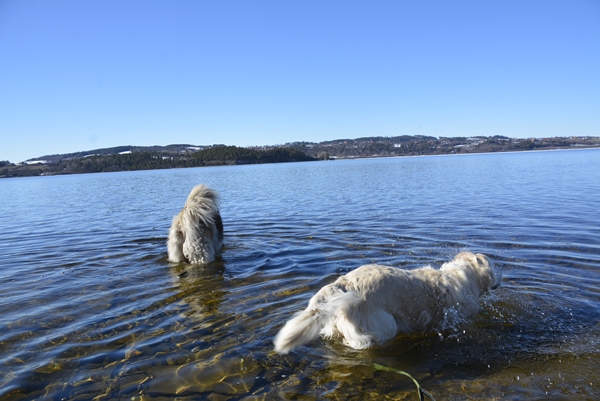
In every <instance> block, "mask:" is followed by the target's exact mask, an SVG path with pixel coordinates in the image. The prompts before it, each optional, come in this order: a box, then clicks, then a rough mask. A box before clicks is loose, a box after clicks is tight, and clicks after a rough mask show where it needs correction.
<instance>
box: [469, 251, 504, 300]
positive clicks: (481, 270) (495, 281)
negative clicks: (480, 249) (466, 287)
mask: <svg viewBox="0 0 600 401" xmlns="http://www.w3.org/2000/svg"><path fill="white" fill-rule="evenodd" d="M474 265H475V266H476V267H475V268H476V270H477V273H478V275H479V277H480V280H481V281H480V284H481V287H480V288H482V289H483V290H484V291H485V290H488V289H492V290H495V289H496V288H498V287H499V286H500V283H501V282H502V271H501V270H500V269H496V268H495V267H494V263H493V262H492V261H491V260H490V258H488V257H487V256H485V255H483V254H481V253H478V254H476V255H475V263H474Z"/></svg>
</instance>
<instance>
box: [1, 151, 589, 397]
mask: <svg viewBox="0 0 600 401" xmlns="http://www.w3.org/2000/svg"><path fill="white" fill-rule="evenodd" d="M198 183H206V184H209V185H210V186H212V187H214V188H215V189H217V190H218V191H219V192H220V193H221V195H222V199H223V201H222V216H223V221H224V225H225V246H224V249H223V251H222V253H221V255H220V257H219V259H218V260H217V261H216V262H215V263H213V264H211V265H209V266H204V267H198V266H190V265H185V264H180V265H175V264H170V263H169V262H168V261H167V259H166V246H165V241H166V235H167V231H168V227H169V225H170V222H171V218H172V217H173V216H174V215H175V214H176V213H177V212H178V211H179V209H180V208H181V207H182V206H183V203H184V201H185V198H186V197H187V194H188V193H189V191H190V189H191V188H192V187H193V186H194V185H196V184H198ZM0 196H1V200H2V201H1V203H0V205H1V206H0V210H1V213H0V277H1V280H0V399H3V400H33V399H54V400H63V399H65V400H89V399H94V400H110V399H133V400H136V399H137V400H167V399H177V400H196V399H209V400H229V399H232V400H237V399H244V400H261V399H297V400H320V399H333V400H338V399H339V400H345V399H348V400H365V399H366V400H368V399H377V400H387V399H390V400H392V399H394V400H396V399H411V400H412V399H416V393H415V391H414V385H413V384H412V382H411V381H410V380H407V379H406V378H404V377H403V376H399V375H397V374H396V373H392V372H385V371H380V370H376V369H375V368H374V363H378V364H382V365H385V366H388V367H391V368H395V369H401V370H404V371H407V372H409V373H410V374H412V375H413V376H414V377H415V378H416V379H417V380H418V381H419V382H420V383H421V385H422V386H423V387H424V388H425V389H426V390H427V391H429V393H431V394H432V395H433V396H434V397H435V398H436V399H437V400H438V401H440V400H464V399H477V400H480V399H512V400H526V399H527V400H531V399H534V400H536V399H537V400H545V399H556V400H572V399H577V400H593V399H599V398H600V388H599V386H600V380H599V379H598V377H600V376H599V374H598V372H599V371H600V369H599V368H600V323H599V322H600V151H598V150H581V151H554V152H535V153H511V154H509V153H506V154H489V155H468V156H446V157H433V156H432V157H415V158H394V159H370V160H355V161H332V162H311V163H291V164H274V165H256V166H226V167H214V168H213V167H206V168H195V169H177V170H161V171H143V172H128V173H108V174H92V175H73V176H56V177H36V178H25V179H5V180H0ZM461 250H470V251H474V252H481V253H485V254H487V255H488V256H489V257H490V258H491V259H492V260H494V261H495V263H496V264H497V265H498V266H499V267H501V268H502V270H503V275H504V279H503V283H502V287H501V288H500V289H498V290H496V291H494V292H493V293H492V294H491V295H490V296H488V297H487V298H485V299H484V301H483V307H482V310H481V312H480V313H479V314H478V315H476V316H473V317H471V318H469V319H468V320H460V319H459V320H456V319H453V317H452V316H448V319H447V321H445V322H440V325H439V326H438V328H437V329H436V330H432V331H431V332H427V333H420V334H414V335H410V336H409V335H400V336H398V337H397V338H396V339H394V340H393V341H391V342H390V343H388V344H385V345H384V346H379V347H376V348H373V349H370V350H366V351H355V350H352V349H349V348H347V347H345V346H344V345H342V344H341V342H340V341H335V340H327V341H325V340H322V339H320V340H317V341H315V342H313V343H310V344H308V345H306V346H304V347H301V348H299V349H297V350H296V351H294V352H292V353H291V354H289V355H286V356H280V355H278V354H276V353H274V352H273V350H272V340H273V337H274V335H275V334H276V333H277V331H278V329H279V328H280V327H281V326H282V325H283V323H284V322H285V321H286V320H287V319H288V318H290V316H291V315H292V314H293V313H295V312H297V311H299V310H301V309H303V308H305V307H306V305H307V302H308V300H309V299H310V297H311V296H312V295H313V294H314V293H315V292H316V291H317V290H318V289H319V288H320V287H321V286H323V285H325V284H328V283H331V282H332V281H334V280H335V279H336V277H338V276H339V275H341V274H344V273H346V272H348V271H350V270H352V269H354V268H356V267H358V266H360V265H363V264H366V263H373V262H375V263H380V264H388V265H392V266H395V267H398V268H406V269H411V268H415V267H419V266H422V265H425V264H432V265H434V266H439V265H441V264H442V263H443V262H445V261H447V260H449V259H451V258H452V257H453V256H454V255H455V254H456V253H458V252H459V251H461Z"/></svg>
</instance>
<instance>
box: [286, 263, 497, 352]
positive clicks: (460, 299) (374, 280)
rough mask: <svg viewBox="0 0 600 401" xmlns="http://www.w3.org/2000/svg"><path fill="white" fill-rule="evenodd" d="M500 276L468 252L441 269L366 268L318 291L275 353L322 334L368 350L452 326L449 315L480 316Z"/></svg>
mask: <svg viewBox="0 0 600 401" xmlns="http://www.w3.org/2000/svg"><path fill="white" fill-rule="evenodd" d="M501 278H502V275H501V272H500V271H499V270H495V269H494V265H493V263H492V262H491V261H490V260H489V259H488V258H487V257H486V256H485V255H482V254H473V253H469V252H462V253H460V254H458V255H457V256H456V257H455V258H454V259H453V260H452V261H450V262H448V263H445V264H444V265H443V266H442V267H441V268H440V269H439V270H436V269H434V268H432V267H431V266H426V267H422V268H419V269H415V270H402V269H398V268H393V267H388V266H381V265H365V266H362V267H359V268H358V269H356V270H354V271H352V272H350V273H348V274H346V275H345V276H342V277H340V278H338V279H337V280H336V281H335V282H334V283H333V284H329V285H326V286H325V287H323V288H322V289H321V290H319V292H317V294H316V295H315V296H313V297H312V298H311V300H310V302H309V304H308V307H307V308H306V309H305V310H304V311H302V312H300V313H298V314H297V315H296V316H295V317H294V318H292V319H291V320H290V321H288V322H287V323H286V324H285V326H284V327H283V328H282V329H281V331H280V332H279V333H278V334H277V336H276V337H275V350H276V351H277V352H279V353H282V354H286V353H288V352H290V351H291V350H292V349H294V348H296V347H298V346H300V345H303V344H305V343H307V342H309V341H311V340H313V339H315V338H316V337H318V336H319V335H322V336H324V337H326V338H331V337H334V336H341V337H342V338H343V341H344V344H346V345H348V346H350V347H352V348H355V349H364V348H368V347H370V346H372V345H373V344H377V343H379V344H381V343H383V342H385V341H387V340H389V339H392V338H394V337H395V336H396V335H397V334H398V333H410V332H414V331H422V330H425V329H427V328H431V327H432V326H436V325H439V324H440V323H442V322H444V321H448V323H451V322H450V320H448V319H449V317H448V313H456V314H457V316H456V317H455V318H456V319H459V317H460V318H464V317H467V316H469V315H472V314H474V313H476V312H478V311H479V308H480V305H479V301H480V297H481V296H482V295H483V294H485V293H487V292H488V291H489V290H490V289H493V288H496V287H498V286H499V285H500V281H501ZM451 311H454V312H451ZM452 319H454V318H452Z"/></svg>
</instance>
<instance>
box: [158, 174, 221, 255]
mask: <svg viewBox="0 0 600 401" xmlns="http://www.w3.org/2000/svg"><path fill="white" fill-rule="evenodd" d="M222 245H223V221H222V220H221V215H220V214H219V195H218V193H217V192H216V191H215V190H213V189H210V188H208V187H207V186H205V185H197V186H195V187H194V188H193V189H192V191H191V192H190V195H189V196H188V198H187V201H186V202H185V206H184V207H183V209H182V210H181V212H179V214H178V215H177V216H175V217H174V218H173V223H172V224H171V228H170V229H169V239H168V240H167V250H168V253H169V261H171V262H175V263H182V262H187V263H194V264H205V263H210V262H212V261H213V260H215V254H216V253H217V252H218V251H219V249H221V246H222Z"/></svg>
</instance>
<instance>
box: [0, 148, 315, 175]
mask: <svg viewBox="0 0 600 401" xmlns="http://www.w3.org/2000/svg"><path fill="white" fill-rule="evenodd" d="M310 160H315V159H314V158H313V157H310V156H308V155H306V154H305V153H303V152H302V151H300V150H298V149H294V148H284V147H278V148H271V149H265V150H261V149H250V148H241V147H237V146H212V147H209V148H206V149H202V150H199V151H196V152H188V153H185V154H174V153H172V152H156V151H137V152H131V153H122V154H110V155H90V156H85V157H79V158H67V159H60V160H59V161H57V162H54V163H43V164H42V163H40V164H21V165H13V164H11V163H8V162H6V163H5V162H2V163H4V165H0V177H1V176H4V177H25V176H36V175H57V174H83V173H99V172H115V171H134V170H156V169H169V168H182V167H202V166H220V165H235V164H259V163H283V162H297V161H310Z"/></svg>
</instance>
